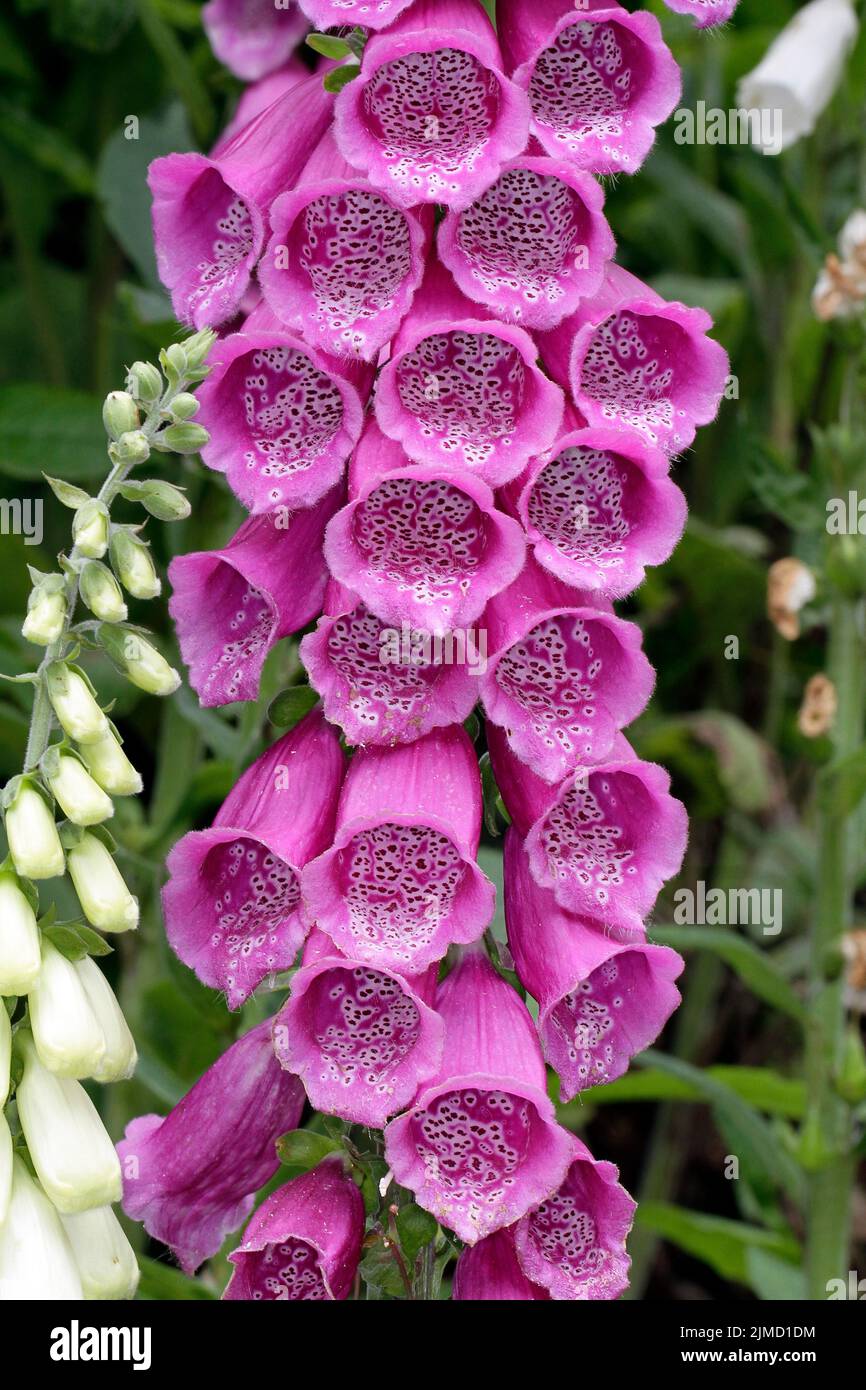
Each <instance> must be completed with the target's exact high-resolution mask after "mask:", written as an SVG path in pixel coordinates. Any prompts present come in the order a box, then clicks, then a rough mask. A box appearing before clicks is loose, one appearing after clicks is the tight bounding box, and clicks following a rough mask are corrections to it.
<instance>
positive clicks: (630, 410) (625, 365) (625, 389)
mask: <svg viewBox="0 0 866 1390" xmlns="http://www.w3.org/2000/svg"><path fill="white" fill-rule="evenodd" d="M681 355H682V356H684V357H686V359H687V355H688V354H687V340H686V337H685V334H684V332H683V330H682V329H681V328H680V327H679V326H678V325H677V324H674V323H671V322H670V321H669V320H667V319H663V318H660V317H658V316H655V315H651V314H635V313H631V312H630V311H628V310H623V311H621V312H620V313H618V314H614V315H613V316H612V317H611V318H609V319H607V320H605V322H604V323H602V324H600V325H599V327H598V328H597V329H596V330H595V333H594V334H593V337H592V339H591V341H590V344H589V347H588V348H587V351H586V356H585V358H584V362H583V368H582V372H581V392H582V394H583V395H585V396H587V397H588V398H589V399H590V400H591V401H592V402H594V403H595V404H596V405H597V406H598V407H599V408H600V410H601V415H602V418H603V420H604V421H610V422H611V423H613V424H618V425H626V426H629V427H630V428H632V429H635V430H638V431H639V432H640V433H641V434H642V435H643V437H644V438H645V439H646V440H648V441H649V443H651V444H653V445H655V446H656V447H660V448H663V449H665V451H666V452H667V453H671V454H675V453H677V452H679V450H680V449H681V448H683V447H685V445H687V444H688V443H689V442H690V441H691V439H692V438H693V437H694V430H693V429H691V430H690V431H689V428H688V427H689V425H690V423H691V422H690V421H689V419H688V414H687V412H686V411H685V410H684V409H683V408H682V407H681V406H680V405H679V404H678V402H677V399H676V397H677V392H678V387H681V386H682V385H683V382H682V381H681V379H679V378H680V373H679V372H678V370H677V359H678V358H679V357H680V356H681Z"/></svg>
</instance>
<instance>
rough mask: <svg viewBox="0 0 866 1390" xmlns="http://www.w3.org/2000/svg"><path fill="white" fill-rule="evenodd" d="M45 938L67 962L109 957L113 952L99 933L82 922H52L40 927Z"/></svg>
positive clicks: (112, 948)
mask: <svg viewBox="0 0 866 1390" xmlns="http://www.w3.org/2000/svg"><path fill="white" fill-rule="evenodd" d="M42 934H43V936H47V937H48V940H49V941H50V942H51V943H52V945H54V946H56V947H57V949H58V951H59V952H60V954H61V955H63V956H65V957H66V959H67V960H83V959H84V957H85V956H110V955H111V953H112V951H113V950H114V947H113V946H109V944H108V942H107V941H106V940H105V938H104V937H103V936H100V935H99V932H95V931H94V930H93V928H92V927H88V926H86V925H85V924H84V923H83V922H54V923H53V924H49V925H47V926H42Z"/></svg>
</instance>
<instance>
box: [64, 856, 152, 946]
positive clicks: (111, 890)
mask: <svg viewBox="0 0 866 1390" xmlns="http://www.w3.org/2000/svg"><path fill="white" fill-rule="evenodd" d="M67 862H68V865H69V873H70V876H71V878H72V882H73V884H74V886H75V891H76V893H77V894H78V900H79V902H80V903H81V908H82V911H83V912H84V915H85V917H86V918H87V920H88V922H89V923H90V925H91V926H93V927H98V928H99V930H100V931H110V932H123V931H134V930H135V928H136V927H137V926H138V900H137V899H136V898H134V897H133V896H132V894H131V893H130V891H129V889H128V888H127V886H126V884H125V882H124V880H123V875H122V874H121V872H120V870H119V869H118V867H117V865H116V864H115V862H114V859H113V857H112V855H111V852H110V850H109V849H108V848H107V847H106V845H104V844H103V842H102V840H100V839H98V838H97V836H96V835H94V834H93V833H92V832H87V831H86V832H85V833H84V834H83V835H82V836H81V838H80V839H79V840H78V841H77V843H74V844H71V845H70V846H69V848H68V851H67Z"/></svg>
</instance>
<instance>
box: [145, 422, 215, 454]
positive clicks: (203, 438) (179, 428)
mask: <svg viewBox="0 0 866 1390" xmlns="http://www.w3.org/2000/svg"><path fill="white" fill-rule="evenodd" d="M158 438H159V442H160V444H164V445H166V446H167V448H169V449H171V450H172V452H173V453H175V454H197V453H198V451H199V449H203V448H204V446H205V444H207V443H208V441H209V440H210V435H209V434H208V432H207V430H206V429H205V428H204V426H203V425H196V424H193V422H192V421H187V422H186V423H184V424H182V425H169V426H168V428H167V429H164V430H162V431H161V432H160V434H159V436H158Z"/></svg>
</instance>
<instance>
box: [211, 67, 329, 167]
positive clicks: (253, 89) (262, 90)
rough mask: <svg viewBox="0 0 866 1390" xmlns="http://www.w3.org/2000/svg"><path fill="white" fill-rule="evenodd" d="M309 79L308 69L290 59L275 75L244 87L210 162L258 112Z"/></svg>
mask: <svg viewBox="0 0 866 1390" xmlns="http://www.w3.org/2000/svg"><path fill="white" fill-rule="evenodd" d="M309 75H310V69H309V68H307V67H305V66H304V64H303V63H302V62H301V60H300V58H298V57H296V56H295V55H292V57H291V58H290V59H289V60H288V62H287V63H286V64H285V65H284V66H283V67H281V68H277V70H276V72H269V73H268V75H267V77H261V78H259V80H258V81H257V82H253V83H251V84H250V86H249V87H245V88H244V90H243V91H242V92H241V95H240V97H239V98H238V104H237V106H236V107H235V112H234V115H233V116H232V118H231V120H230V121H229V122H228V125H227V126H226V128H225V130H224V131H223V132H222V134H221V135H220V138H219V140H218V141H217V143H216V144H215V145H214V147H213V149H212V150H211V152H210V157H211V159H218V158H219V155H220V153H221V151H222V150H224V149H225V148H226V147H227V146H228V145H230V144H231V142H232V140H233V139H234V138H235V136H236V135H238V134H239V133H240V131H242V130H243V128H244V126H247V125H249V123H250V121H253V120H255V118H256V116H258V115H259V113H260V112H262V111H264V110H265V109H266V108H267V107H268V106H270V105H271V103H272V102H274V101H276V100H277V99H278V98H279V97H281V96H283V95H284V94H285V93H286V92H287V91H289V89H290V88H291V87H294V86H295V84H296V83H298V82H302V81H303V80H304V78H306V77H309Z"/></svg>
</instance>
